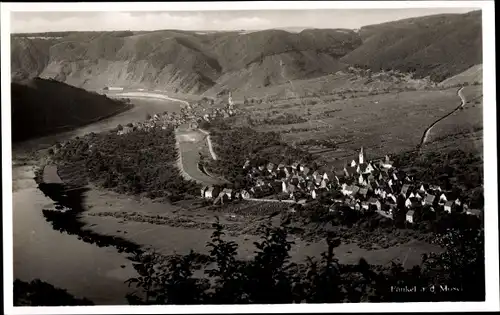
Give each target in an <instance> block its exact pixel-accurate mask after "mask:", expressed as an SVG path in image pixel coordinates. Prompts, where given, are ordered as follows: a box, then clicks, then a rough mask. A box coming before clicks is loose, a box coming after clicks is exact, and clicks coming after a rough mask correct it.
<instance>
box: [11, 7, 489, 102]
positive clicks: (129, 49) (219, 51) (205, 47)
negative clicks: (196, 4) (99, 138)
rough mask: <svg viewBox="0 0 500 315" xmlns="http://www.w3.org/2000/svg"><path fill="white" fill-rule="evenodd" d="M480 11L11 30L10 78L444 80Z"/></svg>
mask: <svg viewBox="0 0 500 315" xmlns="http://www.w3.org/2000/svg"><path fill="white" fill-rule="evenodd" d="M481 33H482V29H481V12H480V11H473V12H470V13H467V14H444V15H434V16H426V17H418V18H412V19H405V20H401V21H394V22H389V23H383V24H378V25H370V26H365V27H363V28H361V29H360V30H359V32H357V31H354V30H348V29H304V30H302V31H300V32H289V31H286V30H279V29H272V30H263V31H253V32H243V31H233V32H195V31H179V30H159V31H143V32H132V31H120V32H58V33H43V34H13V35H12V38H11V44H12V45H11V47H12V48H11V49H12V50H11V56H12V78H13V79H14V80H22V79H26V78H33V77H36V76H41V77H44V78H54V79H56V80H58V81H62V82H65V83H68V84H71V85H75V86H79V87H83V88H86V89H96V88H103V87H104V86H107V85H113V86H123V87H131V88H153V89H162V90H168V91H170V90H171V91H173V92H188V93H198V94H201V93H204V92H206V91H209V90H210V91H215V93H217V92H218V91H221V90H224V89H230V90H248V89H253V88H260V87H266V86H272V85H277V84H282V83H285V82H288V80H299V79H312V78H317V77H321V76H324V75H328V74H334V73H336V72H337V71H338V70H342V69H344V68H346V67H347V66H360V67H365V68H370V69H372V70H374V71H378V70H380V69H384V70H385V69H396V70H400V71H404V72H408V71H410V72H415V75H416V76H417V77H427V76H431V78H432V79H434V80H435V81H442V80H444V79H446V78H449V77H451V76H454V75H456V74H458V73H460V72H463V71H465V70H466V69H468V68H470V67H471V66H474V65H477V64H481V63H482V57H481V56H482V48H481V47H482V46H481V44H482V42H481Z"/></svg>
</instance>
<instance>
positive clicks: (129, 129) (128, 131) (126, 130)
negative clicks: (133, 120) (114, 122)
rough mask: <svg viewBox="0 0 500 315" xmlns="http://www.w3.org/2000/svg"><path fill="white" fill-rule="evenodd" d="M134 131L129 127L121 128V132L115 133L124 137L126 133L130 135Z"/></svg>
mask: <svg viewBox="0 0 500 315" xmlns="http://www.w3.org/2000/svg"><path fill="white" fill-rule="evenodd" d="M133 130H134V129H133V128H132V127H129V126H125V127H122V129H121V130H118V132H117V135H119V136H121V135H125V134H127V133H130V132H132V131H133Z"/></svg>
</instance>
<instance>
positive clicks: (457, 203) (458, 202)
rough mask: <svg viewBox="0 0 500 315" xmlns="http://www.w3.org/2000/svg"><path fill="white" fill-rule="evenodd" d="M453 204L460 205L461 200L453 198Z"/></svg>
mask: <svg viewBox="0 0 500 315" xmlns="http://www.w3.org/2000/svg"><path fill="white" fill-rule="evenodd" d="M455 204H456V205H457V206H459V207H460V206H461V205H462V202H461V201H460V200H459V199H458V198H457V199H455Z"/></svg>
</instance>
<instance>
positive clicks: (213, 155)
mask: <svg viewBox="0 0 500 315" xmlns="http://www.w3.org/2000/svg"><path fill="white" fill-rule="evenodd" d="M199 130H200V131H201V132H203V133H204V134H205V135H207V144H208V150H209V151H210V155H211V156H212V159H214V160H217V155H216V154H215V151H214V148H213V147H212V139H211V138H210V133H209V132H208V131H205V130H203V129H199Z"/></svg>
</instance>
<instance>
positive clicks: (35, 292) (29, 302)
mask: <svg viewBox="0 0 500 315" xmlns="http://www.w3.org/2000/svg"><path fill="white" fill-rule="evenodd" d="M66 305H67V306H73V305H94V303H92V301H90V300H88V299H86V298H83V299H78V298H75V297H74V296H72V295H71V294H69V293H68V292H67V291H66V290H63V289H59V288H56V287H54V286H53V285H51V284H49V283H47V282H44V281H41V280H40V279H35V280H33V281H31V282H24V281H21V280H19V279H16V280H14V306H66Z"/></svg>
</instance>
